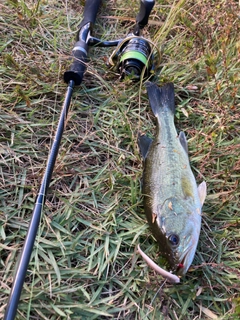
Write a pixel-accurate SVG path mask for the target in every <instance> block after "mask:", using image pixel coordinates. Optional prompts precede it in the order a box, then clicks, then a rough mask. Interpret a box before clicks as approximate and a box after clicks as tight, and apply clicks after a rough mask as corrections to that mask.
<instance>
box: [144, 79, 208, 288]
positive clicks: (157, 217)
mask: <svg viewBox="0 0 240 320" xmlns="http://www.w3.org/2000/svg"><path fill="white" fill-rule="evenodd" d="M145 85H146V89H147V94H148V98H149V103H150V106H151V109H152V112H153V114H154V116H155V119H156V132H155V136H154V139H151V138H149V137H148V136H147V135H145V134H139V135H138V146H139V149H140V153H141V156H142V158H143V165H144V169H143V177H142V194H143V203H144V211H145V214H146V217H147V221H148V224H149V226H150V229H151V230H152V234H153V236H154V238H155V239H156V241H157V242H158V244H159V250H160V252H161V254H162V255H163V256H164V257H165V258H166V260H167V261H168V264H169V266H170V269H171V272H169V274H170V273H171V274H172V273H173V272H174V273H176V275H177V276H178V277H182V276H184V275H185V274H186V273H187V271H188V269H189V267H190V266H191V264H192V261H193V259H194V256H195V252H196V248H197V244H198V241H199V235H200V229H201V218H202V206H203V203H204V201H205V198H206V194H207V186H206V182H205V181H203V182H202V183H201V184H200V185H199V186H198V185H197V183H196V180H195V177H194V174H193V172H192V170H191V165H190V161H189V156H188V143H187V139H186V136H185V134H184V132H183V131H181V132H180V133H179V134H178V133H177V130H176V127H175V124H174V115H175V96H174V85H173V83H167V84H165V85H164V86H162V87H159V86H158V85H157V84H155V83H152V82H146V84H145ZM138 251H139V253H140V254H141V251H140V250H138ZM142 256H143V255H142ZM143 258H144V259H145V258H146V257H145V256H143ZM148 259H150V260H151V258H150V257H148ZM150 260H148V261H147V260H146V259H145V261H146V262H147V263H148V264H149V265H150V263H151V262H150ZM152 262H153V261H152ZM153 264H154V262H153ZM159 273H161V272H159ZM173 282H177V281H173Z"/></svg>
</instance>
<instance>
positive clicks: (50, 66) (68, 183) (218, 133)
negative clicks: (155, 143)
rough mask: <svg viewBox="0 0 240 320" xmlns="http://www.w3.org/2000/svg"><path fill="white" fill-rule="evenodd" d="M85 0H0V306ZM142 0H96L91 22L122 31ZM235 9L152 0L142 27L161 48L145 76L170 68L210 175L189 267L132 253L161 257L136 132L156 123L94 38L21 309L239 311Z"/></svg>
mask: <svg viewBox="0 0 240 320" xmlns="http://www.w3.org/2000/svg"><path fill="white" fill-rule="evenodd" d="M83 5H84V2H83V1H79V2H78V1H76V2H74V1H56V0H48V1H47V0H45V1H40V0H39V1H30V0H28V1H23V0H3V1H2V2H1V5H0V10H1V16H0V32H1V39H0V51H1V58H0V59H1V63H0V77H1V92H0V100H1V107H0V123H1V132H0V152H1V159H0V161H1V166H0V201H1V211H0V318H1V317H3V314H4V310H5V307H6V303H7V300H8V296H9V293H10V289H11V285H12V281H13V274H14V270H15V266H16V262H17V258H18V255H19V252H20V251H21V248H22V246H23V243H24V239H25V236H26V232H27V229H28V224H29V221H30V218H31V213H32V209H33V206H34V201H35V197H36V194H37V191H38V187H39V185H40V182H41V177H42V175H43V173H44V169H45V165H46V160H47V155H48V152H49V147H50V144H51V141H52V139H53V136H54V132H55V129H56V126H57V122H58V118H59V115H60V110H61V105H62V102H63V98H64V94H65V91H66V85H65V84H64V82H63V80H62V76H63V73H64V71H65V70H67V69H68V68H69V65H70V60H69V57H70V53H71V50H72V47H73V44H74V39H75V35H76V31H77V26H78V24H79V22H80V21H81V18H82V13H83ZM138 6H139V3H138V1H130V0H121V1H118V0H117V1H108V2H106V1H103V5H102V7H101V9H100V13H99V15H98V19H97V22H96V25H95V28H94V35H95V36H98V37H103V38H104V39H106V40H107V39H115V38H120V37H124V36H125V35H127V33H128V32H129V31H131V30H132V28H133V25H134V22H133V21H134V19H135V16H136V14H137V12H138ZM238 10H239V7H238V2H237V1H233V0H228V1H224V0H223V1H213V0H212V1H206V0H203V1H190V0H189V1H188V0H180V1H175V2H174V3H173V1H169V0H167V1H162V0H156V4H155V6H154V9H153V11H152V14H151V17H150V23H149V26H148V27H147V28H145V31H144V34H145V36H146V37H148V38H149V39H151V40H152V41H154V43H155V44H156V45H157V47H158V48H160V49H161V51H162V59H161V66H160V68H159V69H158V70H157V72H156V75H155V76H154V78H153V81H155V82H157V83H158V84H159V85H163V84H164V83H166V82H168V81H173V82H174V85H175V92H176V103H177V105H178V109H177V114H176V116H177V117H176V126H177V128H178V130H183V131H185V132H186V134H187V137H188V140H189V154H190V159H191V164H192V169H193V171H194V174H195V176H196V179H197V181H198V182H199V183H200V182H201V181H202V180H203V179H204V180H206V182H207V186H208V196H207V199H206V202H205V204H204V208H203V211H204V214H203V222H202V230H201V235H200V240H199V245H198V249H197V252H196V255H195V259H194V262H193V266H192V267H191V268H190V270H189V272H188V273H187V275H186V277H184V278H183V279H182V281H181V283H180V284H179V285H171V284H168V283H165V282H164V281H163V280H162V279H161V277H160V276H157V275H156V274H155V273H154V272H153V271H152V270H150V269H149V268H148V267H147V266H146V264H145V263H144V262H143V260H142V259H141V258H140V257H139V255H138V254H137V253H136V246H137V244H138V243H142V247H143V249H144V250H145V251H146V252H148V254H149V255H150V256H151V257H153V259H154V260H155V261H156V262H158V263H159V264H163V263H164V261H163V260H162V259H161V257H160V256H159V251H158V246H157V244H156V242H155V240H154V239H153V237H152V235H151V232H150V230H149V228H148V225H147V223H146V218H145V216H144V211H143V206H142V198H141V191H140V183H141V176H142V160H141V157H140V154H139V150H138V147H137V141H136V140H137V133H138V132H139V131H143V132H149V133H151V134H153V133H154V121H153V118H152V114H151V112H150V108H149V103H148V99H147V96H146V90H145V89H144V86H142V85H140V84H139V83H131V82H129V81H123V82H120V81H119V79H118V76H117V75H116V74H115V73H114V72H112V71H111V70H109V69H108V68H107V66H106V59H107V58H108V57H109V56H110V54H111V53H112V49H111V48H110V49H106V48H91V49H90V62H89V67H88V71H87V73H86V75H85V77H84V81H83V83H82V85H81V86H80V87H78V88H75V90H74V96H73V99H72V104H71V109H70V112H69V116H68V122H67V126H66V129H65V131H64V136H63V139H62V143H61V148H60V152H59V156H58V158H57V162H56V165H55V170H54V174H53V177H52V182H51V185H50V189H49V192H48V197H47V201H46V205H45V207H44V212H43V215H42V220H41V224H40V227H39V230H38V235H37V239H36V242H35V246H34V250H33V252H32V259H31V262H30V264H29V268H28V272H27V277H26V281H25V284H24V288H23V291H22V295H21V300H20V303H19V307H18V313H17V317H16V318H17V319H21V320H22V319H51V320H54V319H129V320H132V319H140V320H147V319H148V320H150V319H173V320H175V319H178V320H179V319H182V320H185V319H186V320H188V319H191V320H192V319H239V317H240V271H239V270H240V224H239V219H240V200H239V199H240V187H239V178H240V138H239V137H240V116H239V111H240V104H239V85H240V81H239V79H240V75H239V70H240V63H239V55H240V42H239V31H240V30H239V16H238ZM104 16H111V18H106V17H105V18H104ZM117 17H119V19H117ZM126 17H127V18H126ZM176 165H177V164H176Z"/></svg>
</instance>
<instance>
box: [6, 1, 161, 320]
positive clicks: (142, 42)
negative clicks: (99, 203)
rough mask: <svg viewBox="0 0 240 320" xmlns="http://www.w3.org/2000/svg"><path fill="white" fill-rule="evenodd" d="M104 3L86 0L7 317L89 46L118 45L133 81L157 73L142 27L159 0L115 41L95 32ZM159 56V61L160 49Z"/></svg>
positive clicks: (118, 62)
mask: <svg viewBox="0 0 240 320" xmlns="http://www.w3.org/2000/svg"><path fill="white" fill-rule="evenodd" d="M100 2H101V0H86V3H85V6H84V12H83V20H82V21H81V23H80V25H79V28H78V33H77V41H76V43H75V45H74V48H73V50H72V58H73V62H72V64H71V66H70V69H69V70H68V71H66V72H65V73H64V81H65V82H66V83H67V84H68V87H67V91H66V94H65V98H64V102H63V106H62V110H61V114H60V118H59V122H58V125H57V129H56V133H55V137H54V140H53V144H52V147H51V149H50V152H49V155H48V161H47V165H46V169H45V173H44V176H43V178H42V182H41V185H40V188H39V192H38V194H37V197H36V201H35V205H34V209H33V213H32V218H31V222H30V224H29V228H28V232H27V236H26V238H25V242H24V245H23V249H22V252H21V255H20V259H19V263H18V266H17V269H16V273H15V276H14V280H13V284H12V288H11V292H10V296H9V299H8V303H7V307H6V311H5V315H4V320H14V318H15V316H16V312H17V307H18V303H19V299H20V296H21V291H22V287H23V283H24V280H25V277H26V273H27V268H28V264H29V261H30V257H31V253H32V250H33V246H34V242H35V239H36V235H37V230H38V227H39V223H40V220H41V214H42V210H43V206H44V203H45V200H46V195H47V191H48V187H49V184H50V181H51V177H52V173H53V169H54V165H55V162H56V158H57V155H58V151H59V147H60V142H61V138H62V135H63V130H64V127H65V122H66V119H67V115H68V110H69V106H70V103H71V98H72V93H73V89H74V87H75V86H79V85H80V84H81V82H82V80H83V76H84V73H85V71H86V68H87V62H88V49H89V46H100V47H112V46H116V49H115V50H114V52H113V54H112V55H111V57H110V58H109V65H110V66H111V67H112V68H113V69H114V70H115V71H117V72H118V73H119V75H120V78H121V79H123V78H125V77H126V76H129V77H131V79H133V80H140V79H141V76H144V77H148V76H150V75H151V73H153V70H154V63H155V56H154V51H156V50H155V49H156V47H155V46H154V44H153V43H152V42H151V41H150V40H147V39H145V38H143V37H142V36H141V30H142V29H143V28H144V26H146V25H147V23H148V18H149V15H150V12H151V10H152V8H153V6H154V3H155V1H154V0H141V1H140V10H139V13H138V15H137V17H136V25H135V27H134V30H133V32H132V33H130V34H129V35H127V37H126V38H124V39H118V40H111V41H102V40H101V39H98V38H95V37H93V36H92V35H91V32H92V29H93V25H94V23H95V21H96V17H97V12H98V9H99V7H100ZM157 57H158V60H159V59H160V54H159V52H158V54H157ZM156 61H157V60H156Z"/></svg>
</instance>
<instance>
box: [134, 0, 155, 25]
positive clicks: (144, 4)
mask: <svg viewBox="0 0 240 320" xmlns="http://www.w3.org/2000/svg"><path fill="white" fill-rule="evenodd" d="M154 4H155V0H141V1H140V10H139V13H138V15H137V17H136V23H137V24H138V25H139V28H140V29H143V28H144V27H145V26H146V25H147V24H148V18H149V15H150V13H151V11H152V8H153V6H154Z"/></svg>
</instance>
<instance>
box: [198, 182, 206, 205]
mask: <svg viewBox="0 0 240 320" xmlns="http://www.w3.org/2000/svg"><path fill="white" fill-rule="evenodd" d="M198 195H199V198H200V202H201V204H202V205H203V203H204V201H205V198H206V195H207V184H206V182H205V181H203V182H202V183H200V185H199V186H198Z"/></svg>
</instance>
